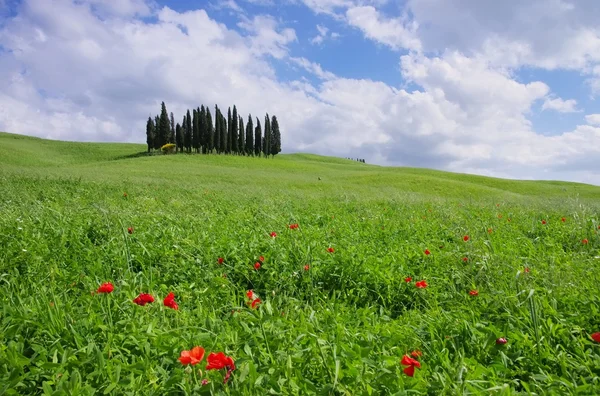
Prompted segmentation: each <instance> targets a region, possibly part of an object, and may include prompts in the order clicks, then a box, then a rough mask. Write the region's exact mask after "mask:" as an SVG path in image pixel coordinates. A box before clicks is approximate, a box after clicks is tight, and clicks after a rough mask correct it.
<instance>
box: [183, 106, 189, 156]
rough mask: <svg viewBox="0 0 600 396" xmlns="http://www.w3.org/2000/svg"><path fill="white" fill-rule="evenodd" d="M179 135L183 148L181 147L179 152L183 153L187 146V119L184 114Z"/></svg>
mask: <svg viewBox="0 0 600 396" xmlns="http://www.w3.org/2000/svg"><path fill="white" fill-rule="evenodd" d="M181 134H182V135H183V146H181V152H182V153H183V152H185V151H186V150H187V146H188V137H189V136H188V133H187V119H186V117H185V113H184V114H183V120H182V121H181Z"/></svg>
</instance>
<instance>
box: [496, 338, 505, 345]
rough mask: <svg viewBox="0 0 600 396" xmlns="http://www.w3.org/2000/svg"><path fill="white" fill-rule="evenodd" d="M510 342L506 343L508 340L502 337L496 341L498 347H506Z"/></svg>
mask: <svg viewBox="0 0 600 396" xmlns="http://www.w3.org/2000/svg"><path fill="white" fill-rule="evenodd" d="M507 342H508V341H506V338H504V337H500V338H498V339H497V340H496V345H504V344H506V343H507Z"/></svg>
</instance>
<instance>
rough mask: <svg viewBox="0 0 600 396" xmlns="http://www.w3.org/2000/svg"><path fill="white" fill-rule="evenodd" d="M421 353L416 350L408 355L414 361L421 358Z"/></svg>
mask: <svg viewBox="0 0 600 396" xmlns="http://www.w3.org/2000/svg"><path fill="white" fill-rule="evenodd" d="M422 355H423V352H421V351H419V350H418V349H416V350H414V351H412V352H411V353H410V356H412V357H414V358H415V359H417V358H418V357H419V356H422Z"/></svg>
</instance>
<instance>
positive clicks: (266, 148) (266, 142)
mask: <svg viewBox="0 0 600 396" xmlns="http://www.w3.org/2000/svg"><path fill="white" fill-rule="evenodd" d="M263 153H264V154H265V157H267V158H269V155H270V154H271V120H270V119H269V113H267V115H266V116H265V137H264V139H263Z"/></svg>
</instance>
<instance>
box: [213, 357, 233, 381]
mask: <svg viewBox="0 0 600 396" xmlns="http://www.w3.org/2000/svg"><path fill="white" fill-rule="evenodd" d="M206 361H207V362H208V365H207V366H206V369H207V370H221V369H223V368H225V369H227V374H226V375H225V378H223V383H224V384H225V383H227V380H228V379H229V377H230V376H231V372H232V371H233V370H235V363H234V362H233V359H232V358H231V357H229V356H225V354H224V353H223V352H219V353H214V352H211V353H210V355H208V357H207V358H206Z"/></svg>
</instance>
